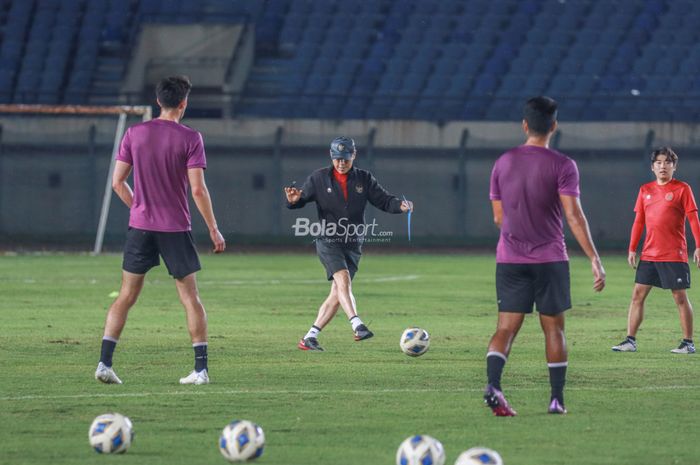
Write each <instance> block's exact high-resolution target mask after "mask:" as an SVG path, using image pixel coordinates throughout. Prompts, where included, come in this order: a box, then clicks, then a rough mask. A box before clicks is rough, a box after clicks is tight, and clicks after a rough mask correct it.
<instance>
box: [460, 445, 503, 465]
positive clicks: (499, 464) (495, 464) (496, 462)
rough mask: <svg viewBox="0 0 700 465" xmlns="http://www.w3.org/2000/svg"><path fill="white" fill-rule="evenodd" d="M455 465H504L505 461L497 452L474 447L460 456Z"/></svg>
mask: <svg viewBox="0 0 700 465" xmlns="http://www.w3.org/2000/svg"><path fill="white" fill-rule="evenodd" d="M455 465H503V459H502V458H501V456H500V454H499V453H498V452H496V451H495V450H492V449H487V448H486V447H472V448H471V449H469V450H467V451H464V452H462V453H461V454H459V457H457V461H456V462H455Z"/></svg>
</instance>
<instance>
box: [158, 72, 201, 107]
mask: <svg viewBox="0 0 700 465" xmlns="http://www.w3.org/2000/svg"><path fill="white" fill-rule="evenodd" d="M191 89H192V82H190V78H188V77H187V76H170V77H167V78H164V79H161V81H160V82H159V83H158V85H156V97H157V98H158V101H159V102H160V105H161V106H162V107H163V108H177V106H178V105H180V103H181V102H182V101H183V100H185V99H186V98H187V96H188V95H189V94H190V90H191Z"/></svg>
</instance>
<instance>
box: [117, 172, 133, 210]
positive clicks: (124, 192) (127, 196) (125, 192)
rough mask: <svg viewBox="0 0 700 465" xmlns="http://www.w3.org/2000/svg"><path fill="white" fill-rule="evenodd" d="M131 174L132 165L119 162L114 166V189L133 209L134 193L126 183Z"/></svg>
mask: <svg viewBox="0 0 700 465" xmlns="http://www.w3.org/2000/svg"><path fill="white" fill-rule="evenodd" d="M130 174H131V165H130V164H128V163H124V162H123V161H119V160H117V162H116V163H115V165H114V173H113V174H112V189H113V190H114V192H116V193H117V195H118V196H119V198H120V199H122V202H124V203H125V204H126V206H127V207H129V208H131V203H132V202H133V201H134V191H132V190H131V186H129V183H127V182H126V180H127V178H128V177H129V175H130Z"/></svg>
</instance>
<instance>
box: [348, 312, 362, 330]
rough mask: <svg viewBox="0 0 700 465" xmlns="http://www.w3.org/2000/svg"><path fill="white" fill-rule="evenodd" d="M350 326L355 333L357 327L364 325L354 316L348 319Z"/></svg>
mask: <svg viewBox="0 0 700 465" xmlns="http://www.w3.org/2000/svg"><path fill="white" fill-rule="evenodd" d="M350 324H351V325H352V330H353V331H355V330H357V327H358V326H360V325H362V324H364V323H362V320H360V317H359V316H357V315H355V316H354V317H352V318H350Z"/></svg>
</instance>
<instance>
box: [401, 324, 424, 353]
mask: <svg viewBox="0 0 700 465" xmlns="http://www.w3.org/2000/svg"><path fill="white" fill-rule="evenodd" d="M399 346H400V347H401V350H402V351H403V353H404V354H406V355H409V356H411V357H418V356H419V355H423V354H424V353H426V352H427V351H428V348H430V334H428V331H426V330H424V329H421V328H416V327H413V328H408V329H406V331H404V332H403V334H402V335H401V341H399Z"/></svg>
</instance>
